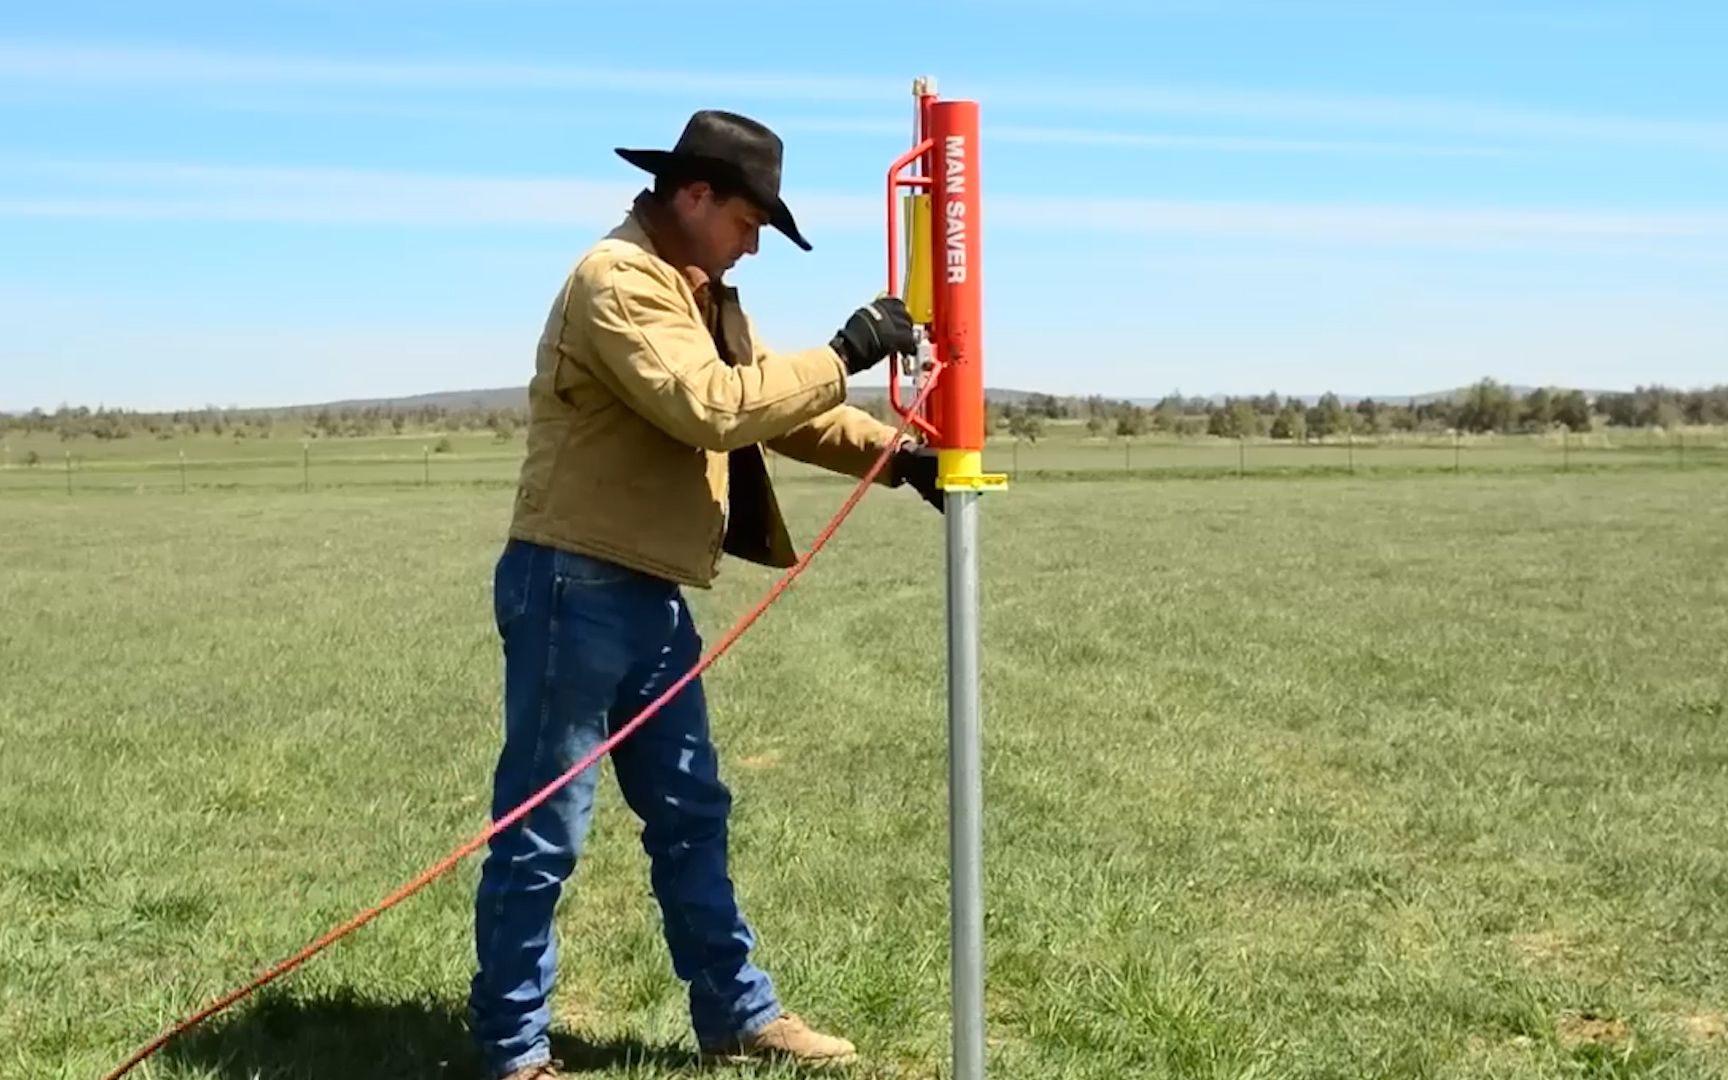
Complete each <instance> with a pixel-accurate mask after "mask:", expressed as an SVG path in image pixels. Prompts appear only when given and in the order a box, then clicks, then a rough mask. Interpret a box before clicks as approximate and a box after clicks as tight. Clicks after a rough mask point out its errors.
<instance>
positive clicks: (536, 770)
mask: <svg viewBox="0 0 1728 1080" xmlns="http://www.w3.org/2000/svg"><path fill="white" fill-rule="evenodd" d="M550 591H551V594H552V595H551V598H550V603H549V604H548V610H547V613H546V631H547V632H546V669H545V670H546V675H545V678H544V680H543V681H542V683H541V686H540V717H539V719H538V720H537V721H536V722H535V725H534V756H533V757H532V759H531V760H530V761H529V765H528V775H529V777H530V778H531V779H530V780H529V784H530V785H532V784H533V780H532V777H536V776H538V775H539V774H540V766H541V763H542V762H543V761H544V760H545V757H544V755H545V753H546V725H547V722H548V720H549V719H550V718H551V715H552V699H553V689H554V686H555V684H556V682H557V671H558V668H557V662H558V601H559V600H560V598H561V597H562V596H563V592H564V590H563V583H562V581H561V580H560V579H559V578H558V577H557V576H556V575H554V576H553V578H552V588H551V590H550ZM505 737H506V738H508V737H509V736H508V734H506V736H505ZM527 827H528V817H527V815H524V816H523V818H522V819H521V820H519V821H517V822H516V823H515V825H513V826H511V828H521V829H526V828H527ZM517 871H518V868H517V864H516V861H515V860H514V859H512V860H511V861H510V863H509V865H507V866H506V867H505V869H504V880H503V881H501V882H499V883H498V888H497V891H496V892H495V893H494V894H493V899H492V933H491V934H490V935H489V936H488V938H487V940H486V948H485V949H484V950H483V953H482V955H486V954H490V953H491V952H492V951H493V950H494V949H496V947H497V945H498V935H499V934H500V933H502V931H503V926H504V918H503V912H504V900H505V897H507V896H509V895H510V891H511V889H512V888H513V887H514V886H515V884H516V878H517ZM524 1064H529V1065H531V1064H534V1062H525V1063H524Z"/></svg>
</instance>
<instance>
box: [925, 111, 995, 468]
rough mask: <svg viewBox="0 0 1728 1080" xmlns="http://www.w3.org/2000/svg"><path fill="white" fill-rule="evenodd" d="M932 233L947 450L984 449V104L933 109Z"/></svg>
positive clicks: (938, 424)
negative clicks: (981, 177) (980, 131)
mask: <svg viewBox="0 0 1728 1080" xmlns="http://www.w3.org/2000/svg"><path fill="white" fill-rule="evenodd" d="M928 116H929V121H930V129H929V134H930V139H931V144H932V145H931V147H930V151H929V155H930V163H931V165H932V176H933V183H932V185H931V195H932V198H931V217H932V218H933V219H934V220H933V222H932V224H933V225H934V227H933V228H932V229H931V230H930V233H931V237H932V243H933V244H934V247H935V250H934V251H932V252H931V260H930V266H931V277H932V279H933V285H934V289H933V290H932V293H933V299H934V303H933V305H932V314H933V315H934V316H935V318H934V335H935V339H936V355H937V356H938V357H940V358H941V360H942V361H943V363H944V364H945V365H946V367H945V369H944V370H943V372H942V376H941V379H940V381H939V382H938V383H937V386H936V389H935V390H934V391H933V392H932V393H931V395H930V398H931V400H930V418H931V420H932V422H933V426H934V427H935V428H936V430H937V431H938V432H939V433H940V434H939V435H938V436H937V437H936V438H934V439H933V440H932V442H933V444H934V445H935V446H936V447H937V448H939V449H943V450H977V451H982V450H983V449H984V292H983V282H982V280H981V271H982V270H983V266H984V263H983V257H982V256H983V242H982V241H983V237H982V236H981V235H980V233H981V231H982V227H983V220H982V215H981V213H980V208H981V207H982V206H983V200H982V199H981V198H980V197H979V191H978V103H977V102H976V101H934V102H931V103H930V106H929V112H928Z"/></svg>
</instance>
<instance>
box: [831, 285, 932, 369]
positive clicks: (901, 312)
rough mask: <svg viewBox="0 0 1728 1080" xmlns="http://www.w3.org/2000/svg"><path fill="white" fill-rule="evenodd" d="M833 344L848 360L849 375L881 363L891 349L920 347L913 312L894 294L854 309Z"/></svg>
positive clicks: (906, 351) (911, 350)
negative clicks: (913, 328)
mask: <svg viewBox="0 0 1728 1080" xmlns="http://www.w3.org/2000/svg"><path fill="white" fill-rule="evenodd" d="M829 344H830V345H832V346H833V347H834V351H835V352H837V353H839V354H840V358H841V359H842V360H844V361H845V362H846V372H847V374H849V375H856V374H858V373H859V372H860V371H864V370H866V369H868V368H871V367H873V366H875V365H876V364H879V363H881V362H882V360H883V358H885V357H887V356H888V355H889V354H891V353H898V354H901V355H908V354H911V353H914V352H917V351H918V339H917V337H916V336H914V334H913V331H912V316H911V315H910V314H909V313H908V312H907V311H906V305H905V304H904V303H902V302H901V301H900V300H899V299H897V298H896V297H892V296H884V297H883V298H882V299H880V300H874V301H871V302H870V303H868V304H865V305H864V306H863V307H861V308H859V309H858V310H857V311H854V312H853V313H852V317H851V318H850V319H847V320H846V325H845V326H842V327H841V328H840V332H839V333H837V334H835V335H834V340H833V341H831V342H829Z"/></svg>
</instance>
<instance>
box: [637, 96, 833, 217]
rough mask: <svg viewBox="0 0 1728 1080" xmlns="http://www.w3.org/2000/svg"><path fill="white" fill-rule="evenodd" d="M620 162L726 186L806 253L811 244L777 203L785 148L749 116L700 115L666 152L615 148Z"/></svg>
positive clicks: (704, 111)
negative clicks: (751, 204)
mask: <svg viewBox="0 0 1728 1080" xmlns="http://www.w3.org/2000/svg"><path fill="white" fill-rule="evenodd" d="M616 152H617V154H618V156H619V157H621V158H623V159H624V160H625V161H628V162H629V163H630V164H632V165H634V166H636V167H637V168H639V169H644V170H646V171H648V172H650V173H653V174H654V175H655V176H659V175H661V174H662V173H666V172H673V173H676V174H682V175H689V176H693V177H700V178H702V179H713V180H719V181H722V182H725V183H729V184H731V185H733V186H735V187H737V188H739V189H740V190H741V191H743V192H744V193H745V195H746V196H747V197H748V198H749V199H750V200H751V201H752V202H754V203H756V204H757V205H758V206H760V207H762V209H763V210H765V211H767V212H768V223H769V224H770V225H772V226H774V227H775V228H776V229H779V230H780V231H781V232H782V233H785V234H786V236H787V237H788V238H789V239H790V240H791V241H792V242H793V243H794V244H797V245H798V246H799V247H801V248H803V249H804V250H805V251H809V250H810V242H809V241H808V240H805V239H804V235H803V234H802V233H800V232H799V231H798V223H797V222H796V221H795V220H793V217H792V211H791V210H788V209H787V208H786V203H785V202H784V201H783V200H782V199H781V198H780V165H781V159H782V157H783V155H784V146H783V144H782V143H781V141H780V137H779V136H778V135H776V134H774V132H772V131H770V130H769V129H768V127H767V126H766V125H764V124H762V123H759V122H758V121H755V120H752V119H750V118H749V117H747V116H740V115H738V114H737V113H734V112H726V111H724V110H721V109H701V110H699V111H697V112H696V113H694V114H692V115H691V117H690V120H689V121H688V122H687V123H686V124H685V125H684V132H683V134H681V135H679V136H678V142H677V144H676V145H674V146H673V147H672V149H670V150H637V149H630V148H627V147H622V146H620V147H617V148H616Z"/></svg>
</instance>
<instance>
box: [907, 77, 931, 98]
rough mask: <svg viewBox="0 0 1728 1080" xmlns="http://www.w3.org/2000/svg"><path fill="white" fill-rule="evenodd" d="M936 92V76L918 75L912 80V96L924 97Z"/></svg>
mask: <svg viewBox="0 0 1728 1080" xmlns="http://www.w3.org/2000/svg"><path fill="white" fill-rule="evenodd" d="M935 92H936V76H934V75H920V76H918V77H917V78H916V79H913V80H912V96H913V97H924V96H926V95H928V94H934V93H935Z"/></svg>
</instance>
